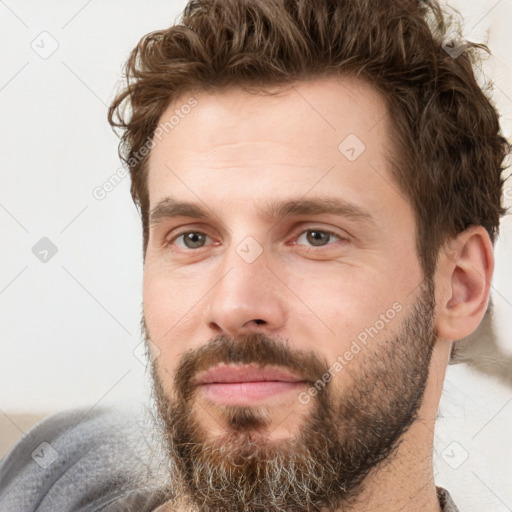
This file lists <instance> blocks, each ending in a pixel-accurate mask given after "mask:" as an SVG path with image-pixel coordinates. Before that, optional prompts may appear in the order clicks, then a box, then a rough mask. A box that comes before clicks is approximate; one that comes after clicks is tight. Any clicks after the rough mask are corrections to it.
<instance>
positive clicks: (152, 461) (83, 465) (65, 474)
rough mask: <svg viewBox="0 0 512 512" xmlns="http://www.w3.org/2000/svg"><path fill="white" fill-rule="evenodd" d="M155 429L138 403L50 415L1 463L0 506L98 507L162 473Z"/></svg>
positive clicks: (1, 508)
mask: <svg viewBox="0 0 512 512" xmlns="http://www.w3.org/2000/svg"><path fill="white" fill-rule="evenodd" d="M154 434H155V433H154V431H153V430H152V427H151V420H150V413H149V411H148V410H147V409H146V408H145V407H144V406H143V405H141V404H138V405H136V406H133V407H132V406H129V407H128V406H125V405H116V406H111V407H95V408H92V409H74V410H69V411H64V412H61V413H58V414H55V415H53V416H50V417H49V418H47V419H45V420H43V421H42V422H40V423H39V424H38V425H36V426H35V427H34V428H32V429H31V430H30V431H28V432H27V433H26V434H25V435H24V436H23V437H22V439H21V440H20V441H19V442H18V443H17V444H16V445H15V446H14V448H13V449H12V450H11V452H10V453H9V454H8V455H7V456H6V458H5V459H4V460H3V461H2V462H1V463H0V511H1V512H3V511H12V510H16V511H19V512H24V511H25V510H26V511H28V510H30V511H32V510H34V511H35V510H37V511H38V512H39V511H41V512H43V511H46V510H48V511H50V510H51V511H54V510H83V511H86V510H87V511H88V510H91V511H93V510H101V509H102V508H104V507H105V506H107V505H108V504H109V503H113V502H115V501H116V500H118V499H120V498H121V497H122V496H124V495H126V494H127V493H128V494H129V493H131V492H132V491H133V490H134V489H138V488H141V487H144V485H145V484H147V482H148V479H149V478H151V480H152V481H153V482H155V481H158V477H159V478H162V477H163V474H162V473H161V472H160V474H159V475H158V474H157V473H158V472H159V464H158V462H159V461H158V456H159V453H160V449H159V447H158V445H157V443H156V441H155V436H154ZM149 475H152V476H151V477H150V476H149ZM155 477H156V480H155ZM161 483H163V481H162V482H161Z"/></svg>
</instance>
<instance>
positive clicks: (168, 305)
mask: <svg viewBox="0 0 512 512" xmlns="http://www.w3.org/2000/svg"><path fill="white" fill-rule="evenodd" d="M192 281H194V282H192ZM196 281H197V280H192V279H190V278H184V277H182V278H179V277H176V276H175V275H173V277H172V278H171V277H170V276H169V275H168V274H165V273H160V272H155V271H153V270H152V269H150V268H149V267H146V269H145V271H144V283H143V303H144V316H145V319H146V325H147V328H148V334H149V335H150V337H151V341H152V342H153V343H154V344H155V345H156V346H157V347H158V349H159V350H160V355H161V356H162V357H163V360H164V361H166V367H168V366H169V364H168V363H169V362H172V361H176V360H177V358H178V356H179V354H182V353H183V352H185V351H186V350H187V349H189V348H193V341H194V340H196V339H197V335H194V330H197V326H198V323H199V312H200V308H201V305H202V303H201V300H200V299H201V297H202V296H204V294H205V292H204V291H203V290H201V289H199V288H198V286H199V283H198V282H196Z"/></svg>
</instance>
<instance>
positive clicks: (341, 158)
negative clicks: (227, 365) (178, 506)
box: [143, 77, 493, 512]
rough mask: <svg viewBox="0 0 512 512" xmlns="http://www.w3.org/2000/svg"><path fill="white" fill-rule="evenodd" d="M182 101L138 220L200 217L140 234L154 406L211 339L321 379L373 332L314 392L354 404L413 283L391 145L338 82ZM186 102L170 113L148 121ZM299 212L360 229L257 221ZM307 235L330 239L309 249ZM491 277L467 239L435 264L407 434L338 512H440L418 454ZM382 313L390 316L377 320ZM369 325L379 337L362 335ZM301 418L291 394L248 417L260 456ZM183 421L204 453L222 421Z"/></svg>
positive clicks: (213, 407)
mask: <svg viewBox="0 0 512 512" xmlns="http://www.w3.org/2000/svg"><path fill="white" fill-rule="evenodd" d="M194 97H195V98H196V100H197V102H198V104H197V106H196V107H195V108H194V109H193V110H192V111H191V112H190V114H188V115H187V116H186V118H185V119H183V120H181V121H180V123H179V125H177V126H176V127H174V129H173V130H172V131H170V132H169V133H168V134H166V135H165V136H164V137H163V138H162V140H161V141H158V143H157V144H156V145H155V147H154V148H153V149H152V152H151V157H150V163H149V183H148V184H149V193H150V203H151V208H153V207H155V205H157V204H158V203H159V202H160V201H162V200H164V199H165V198H167V197H169V196H172V197H173V198H175V199H176V200H180V201H187V202H192V203H195V204H197V205H199V206H201V207H202V208H203V209H205V210H207V213H208V215H207V216H206V217H204V218H191V217H188V216H180V217H177V218H171V219H167V220H162V221H161V222H160V223H159V224H156V225H154V226H152V227H151V230H150V237H149V243H148V248H147V253H146V260H145V268H144V289H143V298H144V322H145V327H146V329H147V332H146V334H147V339H148V340H149V339H150V340H151V344H150V348H151V347H155V349H154V350H155V355H158V357H157V359H155V364H154V369H153V372H154V379H155V382H156V383H157V385H156V387H157V388H159V390H160V398H162V397H164V399H165V397H167V402H168V403H169V404H170V403H176V401H178V402H179V401H180V400H182V399H183V396H182V395H181V394H180V393H179V392H178V391H177V389H176V385H175V384H176V383H175V377H176V371H177V369H179V368H180V363H181V362H182V361H183V359H182V358H183V356H184V354H185V353H186V352H187V351H191V352H192V353H197V351H198V350H199V349H200V348H201V347H204V346H206V345H207V344H208V343H209V342H211V341H212V340H214V339H215V338H216V337H219V336H223V337H227V338H229V339H233V340H234V339H240V340H245V339H249V340H250V339H251V338H250V335H251V334H255V333H261V334H263V335H265V336H267V337H269V338H272V339H274V340H282V341H283V343H284V342H285V340H286V342H287V343H288V347H289V349H290V350H291V351H293V352H305V353H312V354H314V355H316V356H317V357H318V359H319V360H321V361H323V362H325V363H326V364H327V365H329V366H332V365H333V364H334V363H335V362H336V361H337V360H338V361H339V359H338V356H340V355H344V354H345V353H346V352H347V351H351V350H352V352H354V350H353V349H351V347H353V342H354V340H357V339H358V335H359V336H360V335H361V333H362V332H365V329H369V328H371V327H372V326H373V327H375V326H377V325H378V328H377V331H378V332H377V334H376V335H374V336H373V337H372V338H371V339H370V340H369V342H368V344H367V346H363V345H361V344H360V345H361V346H362V350H361V351H360V352H359V353H357V354H356V355H353V357H352V358H350V360H348V357H345V358H344V361H345V363H346V364H345V363H344V365H343V370H341V371H338V372H336V373H335V375H334V376H333V378H332V380H331V381H330V382H329V391H330V392H331V393H332V396H335V397H336V396H337V397H340V398H341V397H343V394H344V392H346V391H347V390H352V391H354V390H357V386H358V384H359V383H360V382H361V378H362V376H366V377H368V375H369V376H370V377H369V378H372V377H373V378H374V379H375V382H378V377H379V367H378V360H377V359H376V358H375V357H372V356H375V354H378V353H381V354H382V353H383V352H382V351H383V350H386V349H390V348H391V346H390V345H389V344H390V340H394V339H396V338H397V337H398V336H399V335H400V333H401V332H402V328H403V322H404V320H405V318H407V317H408V316H409V315H410V314H411V313H412V312H413V310H414V305H415V304H417V301H418V299H419V297H420V291H421V286H420V285H421V284H422V282H423V273H422V269H421V265H420V262H419V258H418V255H417V253H416V248H415V232H416V231H415V223H414V216H413V211H412V209H411V206H410V205H409V203H408V201H407V199H406V197H405V196H404V195H403V193H402V192H401V191H400V189H399V187H398V186H397V185H396V184H395V182H394V181H393V178H392V176H391V173H390V172H389V163H388V157H389V155H390V154H391V152H392V151H393V141H392V140H389V138H388V133H389V125H388V123H389V118H388V116H387V110H386V106H385V102H384V100H383V98H382V97H381V96H380V94H379V93H378V92H377V91H376V90H375V89H374V88H373V87H372V86H371V85H369V84H366V83H364V82H361V81H359V80H358V79H355V78H350V77H344V78H342V79H338V80H334V79H326V78H322V79H318V80H313V81H309V82H304V83H301V84H295V85H293V87H288V88H285V89H282V90H280V92H279V94H278V95H277V96H263V95H259V96H258V95H253V94H249V93H247V92H244V91H242V90H240V89H228V90H225V91H218V92H215V93H214V92H212V91H208V92H201V93H197V94H194ZM185 101H186V98H184V99H180V100H176V101H175V102H173V104H172V105H170V106H169V108H168V111H166V112H164V113H163V115H162V119H166V118H168V117H169V115H170V113H172V111H173V110H174V109H176V108H177V107H179V105H180V104H182V103H185ZM349 134H355V135H356V136H357V137H358V139H359V140H360V141H362V142H363V143H364V145H365V149H364V151H363V152H362V153H361V154H360V155H359V156H358V158H357V159H355V160H354V161H350V160H349V159H347V158H346V156H345V155H344V154H342V152H340V150H339V145H340V143H342V141H343V140H345V139H346V137H347V136H348V135H349ZM313 198H323V199H325V198H337V199H342V200H345V201H348V202H350V203H352V204H355V205H357V206H358V207H360V208H362V209H364V210H365V211H366V212H367V213H368V214H369V215H370V216H371V217H372V219H373V220H372V221H371V222H369V221H367V220H363V219H361V218H353V217H348V216H346V215H334V214H326V213H322V214H312V213H309V214H301V215H294V216H290V217H286V218H284V217H283V218H277V219H268V218H264V217H262V216H261V215H260V214H259V209H261V208H262V207H264V206H265V205H266V204H267V203H268V202H270V201H274V200H275V201H281V200H291V201H298V200H306V199H313ZM307 230H313V231H317V232H318V231H324V230H326V231H330V232H333V233H335V234H336V236H335V237H333V238H330V239H329V238H328V237H327V243H326V244H325V245H321V246H317V245H314V242H315V241H314V239H312V237H311V236H308V234H309V235H311V231H307ZM191 231H192V232H195V233H196V232H199V233H202V234H204V235H207V237H206V238H204V245H203V246H201V247H199V248H195V249H191V248H188V247H187V246H186V245H185V244H184V237H178V235H180V234H183V233H184V232H191ZM199 236H201V235H199ZM247 237H252V238H250V239H247ZM197 240H198V239H197V237H196V238H194V241H195V242H197ZM200 240H202V239H201V238H200ZM248 244H249V245H248ZM199 245H200V244H199ZM241 248H242V249H245V250H246V252H245V253H242V252H241V251H240V249H241ZM247 251H248V254H249V255H255V254H256V252H254V251H257V252H260V251H261V254H259V256H257V257H256V258H255V259H254V261H252V262H250V263H248V261H247V260H246V259H244V258H243V257H242V256H241V254H242V255H244V254H247ZM492 271H493V255H492V246H491V243H490V240H489V237H488V235H487V233H486V232H485V230H484V229H483V228H481V227H479V226H472V227H470V228H468V229H467V230H466V231H464V232H462V233H460V234H459V235H458V237H457V238H456V239H454V240H452V241H451V243H450V244H449V246H448V249H447V250H442V251H441V252H440V258H439V262H438V267H437V271H436V274H435V276H434V280H433V283H432V284H433V286H434V290H435V308H434V310H433V312H432V326H431V327H432V332H433V333H435V338H436V339H435V343H433V347H432V351H431V354H430V358H427V359H426V361H425V362H417V368H418V370H420V368H421V367H422V366H426V368H427V370H428V371H427V373H428V379H426V382H425V386H426V387H425V393H424V399H423V401H422V403H421V406H420V407H419V409H418V411H417V415H416V416H417V419H416V421H414V422H413V424H412V426H411V427H410V428H409V429H407V430H406V432H405V433H404V434H403V435H402V438H401V443H400V444H399V446H398V448H397V449H396V450H394V452H393V456H392V457H390V458H389V460H387V461H386V462H387V463H386V464H385V465H376V466H375V467H374V468H373V470H372V471H369V473H368V475H367V476H366V478H365V479H364V482H363V485H362V487H361V488H360V490H359V492H358V493H357V496H356V498H355V499H353V500H350V502H347V503H346V506H345V507H343V508H341V507H340V508H339V510H347V511H348V510H349V511H358V510H365V511H369V510H380V511H384V512H385V511H388V510H389V511H391V510H400V509H401V507H404V508H405V509H407V510H422V511H427V512H428V511H437V510H439V505H438V503H437V500H436V495H435V484H434V481H433V475H432V460H431V451H432V442H433V428H434V423H435V416H436V413H437V407H438V404H439V399H440V395H441V391H442V383H443V379H444V375H445V371H446V365H447V362H448V357H449V353H450V348H451V340H455V339H460V338H462V337H464V336H466V335H467V334H469V333H471V332H472V331H473V330H474V329H475V328H476V327H477V326H478V324H479V323H480V321H481V319H482V317H483V315H484V313H485V309H486V305H487V301H488V297H489V287H490V284H489V283H490V280H491V277H492ZM393 305H395V309H400V311H399V312H397V313H396V315H394V316H393V318H392V319H389V318H388V317H389V316H390V315H388V314H387V312H388V311H389V310H390V309H393ZM396 305H399V306H396ZM382 315H384V316H385V317H386V318H388V320H389V321H387V322H386V321H381V323H379V324H377V323H376V322H377V321H378V320H382ZM381 324H382V328H381ZM244 336H249V337H248V338H244ZM415 341H416V343H417V342H418V340H415ZM424 341H425V343H427V342H428V335H427V334H425V333H424ZM411 343H413V340H411ZM402 348H404V350H406V348H407V343H406V340H405V341H404V343H402ZM398 360H400V359H398ZM402 363H403V359H402ZM369 365H371V366H369ZM404 366H405V365H404V364H402V365H401V367H402V368H403V367H404ZM399 367H400V366H399ZM380 371H382V369H381V370H380ZM363 374H364V375H363ZM418 385H419V384H418ZM306 389H307V388H306ZM381 392H382V390H381ZM375 396H376V397H377V396H378V395H375ZM381 396H382V397H386V396H387V395H381ZM315 403H317V401H316V400H315V399H312V400H311V401H310V402H309V403H307V404H304V403H301V401H300V400H298V396H297V391H296V390H294V391H293V392H292V391H291V392H287V393H282V394H279V395H275V396H272V397H270V398H267V399H265V400H264V401H263V402H262V403H259V404H258V405H260V406H261V407H260V409H259V411H260V412H261V411H263V410H264V411H265V421H266V423H265V426H266V428H267V430H266V433H267V436H266V437H265V441H261V442H265V443H269V442H272V443H276V442H287V441H293V440H294V439H297V437H298V436H299V434H300V429H301V427H302V426H304V423H305V422H306V421H307V418H308V414H311V413H312V411H314V404H315ZM192 410H193V413H194V421H196V422H197V424H198V425H199V426H200V427H201V429H202V430H203V432H205V433H206V441H210V442H215V441H216V440H219V439H221V438H222V436H224V435H225V434H226V432H230V429H232V425H230V423H229V422H228V415H227V414H226V410H225V409H224V408H222V407H219V406H218V405H217V404H215V403H212V402H211V401H208V400H207V399H206V398H205V397H204V395H199V394H197V395H196V396H195V397H194V402H193V407H192ZM342 425H343V423H341V424H340V428H342Z"/></svg>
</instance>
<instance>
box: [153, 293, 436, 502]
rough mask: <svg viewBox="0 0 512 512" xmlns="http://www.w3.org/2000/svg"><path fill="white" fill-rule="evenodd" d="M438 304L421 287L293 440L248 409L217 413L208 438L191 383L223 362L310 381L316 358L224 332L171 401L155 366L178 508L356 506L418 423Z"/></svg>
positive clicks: (324, 367)
mask: <svg viewBox="0 0 512 512" xmlns="http://www.w3.org/2000/svg"><path fill="white" fill-rule="evenodd" d="M434 307H435V297H434V290H433V286H432V284H431V283H427V285H426V286H425V288H424V289H423V291H422V293H421V295H420V297H419V299H418V300H417V302H416V303H415V305H414V308H413V311H412V312H411V313H410V314H409V316H408V317H407V318H405V320H404V321H403V322H402V325H401V329H400V332H399V334H398V335H397V336H396V337H394V338H391V339H389V340H385V341H384V342H382V341H381V340H379V344H378V347H376V348H375V347H372V346H371V342H370V344H368V346H366V347H363V348H362V350H361V353H362V354H363V355H362V362H361V363H360V364H358V365H354V366H356V368H355V369H354V370H355V371H353V370H352V368H351V363H349V364H348V365H347V366H346V367H345V368H343V369H342V370H341V372H340V373H347V374H349V375H345V376H344V377H343V376H340V377H339V378H338V380H341V383H342V385H341V386H340V389H341V390H342V392H336V393H334V392H333V390H332V389H331V386H330V385H329V384H330V383H327V384H326V386H325V388H324V389H321V390H320V391H318V393H317V394H316V396H315V397H313V399H312V402H311V404H310V406H308V407H304V409H305V411H304V414H303V415H301V417H300V418H298V419H297V424H298V425H300V428H299V434H298V435H297V436H296V437H295V438H293V439H290V440H278V441H270V440H269V439H268V436H269V434H270V433H271V431H269V430H268V427H269V424H270V420H271V417H269V416H267V414H266V412H265V410H264V408H262V407H249V406H247V407H240V406H222V407H219V408H218V409H217V410H218V411H220V413H219V412H217V414H219V415H220V416H221V417H222V418H224V420H225V423H226V424H227V425H228V428H227V429H226V431H225V434H224V435H222V436H221V437H217V438H215V439H210V438H209V437H208V433H207V432H206V431H205V429H204V427H202V425H201V424H200V423H199V422H198V421H197V418H196V416H195V410H196V408H197V407H199V406H200V405H201V404H198V403H197V400H195V387H194V385H193V384H192V381H193V379H194V377H195V375H196V374H197V372H198V371H200V370H204V369H207V368H210V367H211V366H213V365H216V364H218V363H220V362H224V363H244V364H251V363H252V364H256V365H273V366H282V367H283V368H286V369H289V370H291V371H293V372H295V373H298V374H299V375H302V376H303V377H304V379H305V380H307V381H309V382H310V383H311V384H313V383H314V382H317V381H321V380H322V375H323V374H325V372H327V371H328V368H329V366H330V365H329V364H327V362H326V361H322V360H321V359H319V358H318V356H317V355H316V354H315V353H314V352H298V351H297V350H294V349H292V348H290V347H289V346H288V345H287V344H285V343H283V342H279V341H276V340H274V339H271V338H268V337H267V336H266V335H264V334H259V333H257V334H250V335H247V336H243V337H239V338H237V339H236V340H232V339H229V338H226V337H223V336H220V337H217V338H215V339H213V340H212V341H211V342H210V343H208V344H207V345H205V346H203V347H201V348H200V349H198V350H193V351H192V350H191V351H188V352H187V353H186V354H185V355H184V356H183V358H182V360H181V361H180V364H179V365H178V368H177V370H176V373H175V377H174V387H173V391H172V394H173V395H174V396H173V397H172V398H170V397H169V396H168V395H169V394H168V393H166V392H165V391H164V389H163V387H162V384H161V381H160V379H159V376H158V365H157V364H153V365H152V375H153V385H154V388H153V393H154V398H155V404H156V407H157V412H158V417H159V420H160V423H161V427H162V429H163V437H164V442H165V445H166V448H167V452H168V455H169V457H170V461H171V462H172V464H173V465H174V471H173V475H172V476H171V478H172V480H173V487H174V488H173V489H171V492H172V493H173V495H174V496H175V498H176V503H177V504H178V503H187V504H188V506H191V507H193V509H192V510H194V511H198V512H277V511H279V512H285V511H286V512H292V511H293V512H298V511H308V512H310V511H316V512H319V511H327V510H328V511H335V510H343V509H344V507H347V506H349V505H350V504H351V503H353V502H354V501H355V500H356V499H357V498H358V496H360V494H361V492H362V490H363V483H364V480H365V477H366V476H367V475H368V473H369V472H370V471H371V470H372V469H375V468H376V467H377V466H379V465H380V466H382V465H383V463H384V462H385V461H386V460H389V459H390V458H391V457H392V455H393V453H394V452H395V450H396V448H397V447H398V444H399V442H400V439H401V438H402V436H403V434H404V433H405V432H406V431H407V429H408V428H409V427H410V426H411V425H412V423H413V422H414V421H415V419H416V415H417V411H418V409H419V407H420V405H421V401H422V397H423V393H424V390H425V385H426V380H427V377H428V370H429V365H430V359H431V354H432V348H433V344H434V342H435V339H436V333H435V329H434V326H433V318H434ZM144 329H145V324H144ZM347 377H349V378H348V379H347ZM342 379H344V380H342ZM336 395H340V396H336ZM301 423H302V424H301ZM188 510H190V509H187V511H188Z"/></svg>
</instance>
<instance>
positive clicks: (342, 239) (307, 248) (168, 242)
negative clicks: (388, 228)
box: [164, 227, 348, 252]
mask: <svg viewBox="0 0 512 512" xmlns="http://www.w3.org/2000/svg"><path fill="white" fill-rule="evenodd" d="M311 231H316V232H320V233H324V234H326V235H329V236H330V237H335V238H337V239H338V240H337V241H338V242H348V238H346V237H343V236H341V235H340V234H338V233H336V232H334V231H330V230H328V229H320V228H315V227H312V228H308V229H301V230H300V231H297V232H295V233H294V234H293V238H299V237H300V236H301V235H303V234H305V233H308V232H311ZM189 233H196V234H197V233H199V234H201V235H205V236H206V237H208V238H211V237H209V236H208V235H207V234H206V233H204V232H203V231H200V230H187V231H182V232H181V233H178V234H176V235H174V236H173V237H172V238H171V239H169V240H166V241H165V243H164V246H165V247H169V246H171V245H172V244H174V242H175V241H176V240H178V238H180V237H183V236H184V235H187V234H189ZM293 245H300V247H302V248H303V250H305V251H306V252H308V251H312V250H319V249H321V248H324V247H328V246H330V245H333V243H327V244H326V245H320V246H305V245H303V244H297V243H296V242H295V243H294V244H293ZM204 247H205V246H202V247H198V248H197V249H191V248H180V251H182V252H194V251H199V250H201V249H204Z"/></svg>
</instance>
